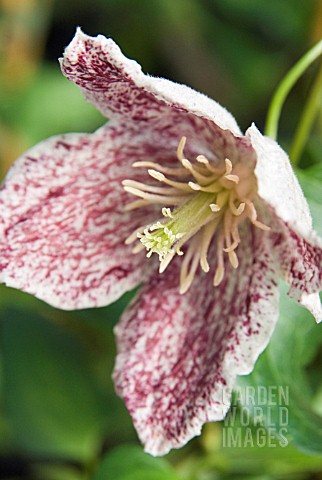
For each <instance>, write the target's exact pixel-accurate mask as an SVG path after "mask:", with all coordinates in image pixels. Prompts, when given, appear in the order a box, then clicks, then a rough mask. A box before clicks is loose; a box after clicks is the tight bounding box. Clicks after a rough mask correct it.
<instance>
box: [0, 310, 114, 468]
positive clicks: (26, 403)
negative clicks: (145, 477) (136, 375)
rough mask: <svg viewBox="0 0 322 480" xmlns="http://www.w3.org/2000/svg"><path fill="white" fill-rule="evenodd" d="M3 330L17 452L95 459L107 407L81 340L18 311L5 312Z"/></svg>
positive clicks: (6, 392)
mask: <svg viewBox="0 0 322 480" xmlns="http://www.w3.org/2000/svg"><path fill="white" fill-rule="evenodd" d="M0 325H1V329H2V332H1V333H2V343H3V344H2V360H3V401H4V407H5V412H6V416H7V420H8V424H9V426H10V429H11V433H12V436H13V441H14V444H15V445H16V448H18V449H19V450H20V451H22V452H25V453H27V454H31V455H37V456H38V457H39V456H45V457H46V458H47V457H54V458H68V459H75V460H88V459H92V458H93V457H94V456H96V453H97V450H98V449H99V448H100V444H101V438H102V429H103V428H104V427H105V426H106V416H107V406H106V397H105V395H104V393H103V391H102V390H101V388H100V387H99V385H98V383H97V381H96V379H95V376H94V375H93V372H92V370H91V368H90V365H91V362H90V360H91V359H90V355H89V351H88V350H87V346H86V343H85V341H83V339H82V337H81V335H77V334H76V333H74V332H70V331H68V330H67V329H66V328H65V329H64V328H63V327H62V326H61V325H57V324H55V323H52V322H51V321H48V320H47V319H46V318H42V317H41V316H40V315H39V314H37V313H35V312H34V313H32V312H31V311H29V310H26V311H24V312H22V311H20V310H17V309H13V308H11V309H4V310H2V311H1V323H0Z"/></svg>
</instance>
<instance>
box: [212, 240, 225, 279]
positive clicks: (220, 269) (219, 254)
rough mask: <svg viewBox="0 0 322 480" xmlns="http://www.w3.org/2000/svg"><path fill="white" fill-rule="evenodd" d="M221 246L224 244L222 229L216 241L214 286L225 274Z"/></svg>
mask: <svg viewBox="0 0 322 480" xmlns="http://www.w3.org/2000/svg"><path fill="white" fill-rule="evenodd" d="M223 246H224V233H223V231H221V232H220V234H219V237H218V243H217V268H216V273H215V276H214V282H213V284H214V287H218V285H220V283H221V282H222V280H223V278H224V275H225V267H224V254H223Z"/></svg>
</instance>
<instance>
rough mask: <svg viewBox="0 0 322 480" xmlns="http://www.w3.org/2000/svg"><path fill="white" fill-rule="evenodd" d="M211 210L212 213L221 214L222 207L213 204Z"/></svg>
mask: <svg viewBox="0 0 322 480" xmlns="http://www.w3.org/2000/svg"><path fill="white" fill-rule="evenodd" d="M209 207H210V209H211V211H212V212H219V211H220V206H219V205H217V204H216V203H211V204H210V205H209Z"/></svg>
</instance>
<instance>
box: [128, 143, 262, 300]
mask: <svg viewBox="0 0 322 480" xmlns="http://www.w3.org/2000/svg"><path fill="white" fill-rule="evenodd" d="M185 144H186V137H184V136H183V137H181V139H180V142H179V144H178V148H177V159H178V161H179V162H180V163H181V166H180V167H172V166H164V165H159V164H158V163H156V162H151V161H145V160H144V161H137V162H134V163H133V167H144V168H146V169H147V171H148V173H149V175H150V176H151V177H152V178H153V179H155V180H157V181H158V182H160V183H161V184H164V185H158V184H157V185H156V184H154V185H150V184H145V183H144V182H140V181H136V180H124V181H123V187H124V190H125V191H127V192H128V193H131V194H132V195H135V196H136V197H139V199H138V200H136V201H134V202H132V203H130V204H128V205H126V206H125V209H126V210H128V211H130V210H133V209H136V208H140V207H146V206H147V205H149V204H157V205H160V208H161V212H162V217H161V219H160V220H158V221H157V222H155V223H154V224H152V225H148V226H146V225H145V226H141V227H138V228H137V229H136V230H135V231H134V232H133V233H132V234H131V235H129V237H128V238H127V239H126V240H125V243H126V244H131V243H133V242H134V241H135V239H136V238H139V239H140V242H139V243H138V244H136V245H135V246H134V248H133V253H138V252H140V251H142V250H144V249H146V250H147V253H146V256H147V257H151V256H152V254H153V253H156V254H157V255H158V256H159V260H160V267H159V272H160V273H162V272H164V271H165V269H166V268H167V267H168V265H169V264H170V262H171V261H172V259H173V258H174V256H175V255H183V251H182V250H181V248H182V247H183V246H184V245H185V246H186V250H185V252H186V253H185V255H184V257H183V260H182V264H181V274H180V293H185V292H186V291H187V290H188V289H189V288H190V286H191V284H192V282H193V279H194V277H195V274H196V271H197V268H198V265H200V267H201V269H202V270H203V271H204V272H205V273H207V272H209V270H210V268H211V266H212V265H211V264H210V262H209V261H208V251H209V249H210V246H211V242H212V241H213V240H214V239H216V242H217V245H216V258H217V265H216V270H215V274H214V278H213V284H214V286H218V285H220V283H221V282H222V281H223V279H224V275H225V258H224V257H225V254H227V256H228V258H227V261H229V263H230V264H231V266H232V268H234V269H236V268H238V264H239V261H238V257H237V251H236V250H237V248H238V246H239V244H240V242H241V239H240V235H239V231H238V227H239V225H240V224H241V223H242V222H243V221H244V220H245V219H246V218H249V219H250V221H251V222H252V224H253V225H254V226H255V227H258V228H260V229H262V230H266V231H268V230H270V227H268V226H267V225H264V224H263V223H261V222H259V221H258V220H257V211H256V208H255V205H254V203H253V201H252V200H253V199H254V198H255V194H256V179H255V176H254V175H253V174H252V173H250V174H249V177H245V176H243V175H242V176H241V177H240V176H239V175H237V174H236V172H238V173H239V171H241V168H242V165H241V164H238V169H237V168H235V163H234V162H235V159H233V161H231V160H230V159H229V158H225V159H222V158H221V159H219V158H217V157H215V165H216V166H215V165H213V164H212V163H211V162H210V161H209V159H208V158H207V157H206V156H205V155H198V156H197V157H196V159H195V160H193V161H191V160H189V159H187V158H185V156H184V148H185ZM213 156H214V154H212V158H213ZM160 158H161V157H160ZM175 177H177V179H178V180H180V181H176V180H175V179H173V178H175ZM152 183H153V182H152ZM237 185H239V187H238V188H237V187H236V186H237ZM240 192H248V193H247V197H246V198H244V197H242V196H241V193H240ZM244 196H246V194H245V193H244ZM216 232H218V233H217V235H216ZM215 235H216V236H215ZM188 242H189V243H188Z"/></svg>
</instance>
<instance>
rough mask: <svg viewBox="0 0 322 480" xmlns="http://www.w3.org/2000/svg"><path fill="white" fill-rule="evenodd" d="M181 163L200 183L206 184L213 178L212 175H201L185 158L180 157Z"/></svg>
mask: <svg viewBox="0 0 322 480" xmlns="http://www.w3.org/2000/svg"><path fill="white" fill-rule="evenodd" d="M182 165H183V166H184V167H185V168H186V169H187V170H189V171H190V173H191V175H192V176H193V177H194V178H195V179H196V180H197V182H199V183H201V185H202V184H205V185H207V184H208V183H209V182H210V181H211V180H212V179H214V178H213V176H211V177H209V175H208V176H206V175H203V174H202V173H200V172H198V170H197V169H196V168H194V167H193V166H192V164H191V162H189V160H187V159H186V158H184V159H182Z"/></svg>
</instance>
